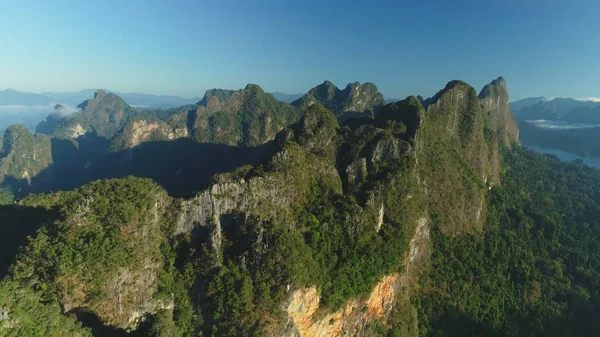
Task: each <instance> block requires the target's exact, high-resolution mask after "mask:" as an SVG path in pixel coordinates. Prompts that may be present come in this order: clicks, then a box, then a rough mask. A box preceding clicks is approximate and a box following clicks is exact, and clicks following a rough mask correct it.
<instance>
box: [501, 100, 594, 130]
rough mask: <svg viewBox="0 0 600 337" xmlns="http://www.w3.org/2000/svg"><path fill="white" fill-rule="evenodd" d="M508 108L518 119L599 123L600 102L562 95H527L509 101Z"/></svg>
mask: <svg viewBox="0 0 600 337" xmlns="http://www.w3.org/2000/svg"><path fill="white" fill-rule="evenodd" d="M510 109H511V111H512V113H513V114H514V116H515V118H516V119H518V120H535V119H545V120H556V121H564V122H568V123H589V124H600V102H594V101H586V100H577V99H573V98H564V97H557V98H553V99H548V98H545V97H529V98H525V99H522V100H518V101H515V102H512V103H510Z"/></svg>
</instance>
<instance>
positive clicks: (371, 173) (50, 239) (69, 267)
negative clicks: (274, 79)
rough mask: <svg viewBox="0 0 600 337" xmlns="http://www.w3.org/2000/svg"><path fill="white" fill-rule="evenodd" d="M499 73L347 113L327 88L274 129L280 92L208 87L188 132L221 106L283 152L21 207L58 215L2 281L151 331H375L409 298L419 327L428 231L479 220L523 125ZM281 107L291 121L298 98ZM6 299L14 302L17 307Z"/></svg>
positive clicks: (253, 136)
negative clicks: (250, 162) (332, 103)
mask: <svg viewBox="0 0 600 337" xmlns="http://www.w3.org/2000/svg"><path fill="white" fill-rule="evenodd" d="M491 86H492V87H490V88H488V89H487V90H486V91H485V92H486V93H485V94H483V95H481V97H478V96H477V93H476V92H475V89H473V88H472V87H470V86H469V85H468V84H466V83H464V82H460V81H452V82H450V83H448V85H447V86H446V88H444V89H443V90H442V91H440V92H439V93H438V94H437V95H436V96H435V97H434V98H433V99H431V100H430V101H429V104H428V106H427V108H425V107H424V106H423V105H422V104H421V102H420V100H419V99H417V98H416V97H409V98H407V99H405V100H403V101H399V102H395V103H392V104H389V105H387V106H385V107H383V108H382V109H381V110H380V111H379V113H378V114H377V115H376V116H375V118H370V119H355V120H353V121H349V122H348V123H347V124H346V125H345V126H344V127H340V126H339V123H338V120H337V118H336V117H337V116H336V114H335V113H334V112H332V111H329V110H327V109H326V108H325V107H323V106H322V105H321V104H320V103H317V102H315V103H313V104H310V106H308V107H307V108H306V111H305V113H304V115H303V116H302V117H301V118H300V120H299V121H298V122H297V123H295V124H293V125H292V126H290V127H284V128H283V129H282V130H281V131H280V132H278V133H277V130H278V129H279V128H281V127H279V126H277V127H272V128H271V127H268V128H267V127H266V125H267V124H265V122H266V121H267V120H268V119H269V118H270V119H271V120H270V121H269V124H270V125H272V124H273V123H275V122H276V118H277V117H276V116H275V115H274V113H273V111H278V110H273V109H272V108H273V107H275V108H276V107H279V106H280V104H283V103H280V102H274V98H273V97H272V96H271V95H268V94H264V92H262V90H260V88H258V87H257V86H253V85H249V86H248V87H246V88H245V89H243V90H239V91H235V92H230V93H217V94H215V92H212V93H211V94H209V95H207V96H210V97H208V99H207V103H206V105H199V106H198V107H197V108H196V110H195V111H192V113H191V114H190V115H191V116H192V117H194V118H191V119H190V121H191V122H193V123H191V125H194V126H195V127H194V128H192V131H193V132H192V133H195V134H194V136H195V137H198V132H199V131H202V127H203V124H202V123H203V122H204V121H207V123H210V121H211V117H213V116H217V115H219V114H222V117H219V119H217V120H213V124H212V125H219V126H221V127H222V129H223V128H225V127H226V126H227V125H228V124H214V123H215V122H219V123H222V122H223V121H224V119H222V118H224V116H229V117H230V118H232V119H234V120H236V121H238V122H241V125H242V126H244V125H246V123H250V125H247V127H248V128H247V129H245V130H244V129H243V127H242V129H241V130H239V133H237V134H236V133H233V132H232V133H231V134H230V135H237V136H236V137H238V138H236V137H232V138H224V137H225V135H223V134H219V131H217V130H218V128H216V129H214V130H215V134H213V137H217V138H212V140H213V141H215V139H216V140H217V141H218V140H219V139H220V140H224V139H233V140H235V141H238V142H239V141H240V140H242V141H244V139H246V140H247V141H248V142H249V143H250V144H252V143H258V142H259V141H260V140H262V139H264V138H265V137H269V135H270V133H267V130H268V131H269V132H273V133H277V136H276V137H275V139H274V141H273V144H274V146H276V148H275V149H274V151H273V152H272V155H271V156H269V157H268V158H267V159H266V160H264V161H263V162H262V163H260V164H257V165H255V166H243V167H240V168H238V169H236V170H234V171H232V172H229V173H223V174H219V175H215V176H214V177H213V179H212V183H211V184H210V185H209V187H208V188H206V189H204V190H202V191H200V192H199V193H197V194H196V195H195V196H194V197H192V198H188V199H185V200H178V199H172V198H170V197H169V196H168V195H166V193H165V191H164V190H162V189H161V188H159V187H158V186H156V185H154V184H153V183H151V182H149V181H148V180H143V179H138V178H125V179H112V180H106V181H100V182H95V183H92V184H90V185H86V186H84V187H82V188H80V189H77V190H75V191H72V192H60V193H55V194H50V195H46V196H32V197H29V198H26V199H24V200H22V201H21V202H20V204H19V205H18V206H9V207H21V209H27V208H31V209H40V208H41V209H46V210H47V211H48V214H47V215H46V219H45V220H44V221H41V222H39V223H41V224H43V225H42V226H41V228H39V229H38V230H37V233H36V234H35V235H34V236H32V239H31V240H30V241H29V243H28V245H27V247H25V248H24V249H23V250H22V251H21V253H20V254H19V255H18V257H17V259H16V261H15V262H14V263H13V266H12V267H11V269H10V271H11V272H10V275H9V278H8V279H7V281H5V282H15V284H16V285H17V287H21V288H23V289H27V290H28V291H29V289H32V291H34V292H35V293H36V294H38V295H39V296H41V297H42V298H52V299H55V300H56V301H57V302H58V303H60V305H61V308H62V310H64V311H65V312H71V313H74V314H77V315H81V314H82V313H85V314H90V315H93V316H94V317H96V318H97V320H98V321H99V324H100V325H107V326H109V327H112V328H114V329H126V330H130V331H131V330H136V331H137V332H138V333H140V334H142V335H147V334H151V333H152V334H155V335H182V336H192V335H218V336H337V335H340V334H341V333H345V334H347V335H353V336H361V335H364V336H369V335H373V329H374V328H373V326H377V325H378V324H383V323H384V322H386V320H387V319H388V318H389V317H390V315H394V313H395V312H403V313H406V315H402V316H400V317H403V319H404V320H405V323H403V324H404V325H403V327H404V328H406V329H407V331H410V334H409V335H412V336H416V335H417V333H418V329H419V328H418V325H419V321H418V319H417V310H418V308H417V307H416V304H415V303H414V302H411V301H410V297H411V296H415V292H414V291H412V290H411V289H417V288H418V286H419V284H420V283H419V281H420V279H421V278H422V277H424V276H425V275H426V274H427V272H428V268H429V264H430V261H431V259H432V243H431V241H430V233H431V232H432V231H433V230H434V229H436V228H441V230H442V232H443V233H447V234H450V235H454V236H462V235H469V233H474V232H477V231H478V230H481V228H482V227H483V223H484V221H485V217H486V203H485V198H486V193H487V191H488V190H489V188H490V186H492V185H494V186H498V184H499V183H500V182H501V181H500V161H499V156H500V155H499V152H500V151H501V150H502V148H504V147H505V144H504V141H500V138H499V137H500V136H499V135H503V136H504V135H505V136H506V137H507V138H508V139H509V140H511V141H513V142H514V141H516V140H517V137H518V136H517V134H516V132H515V130H513V129H512V128H510V127H508V128H507V127H506V126H507V125H510V120H506V118H508V117H510V113H507V110H508V108H507V107H502V106H497V105H496V104H495V102H499V103H498V104H501V103H502V102H504V101H505V100H504V96H503V92H502V91H503V90H505V84H503V83H502V82H501V81H495V82H492V84H491ZM492 89H493V90H492ZM494 90H497V91H498V92H497V93H492V92H488V91H494ZM213 94H214V95H213ZM220 94H223V95H220ZM219 95H220V97H221V98H223V100H224V101H223V102H221V98H219ZM490 102H491V103H490ZM283 107H285V109H286V110H284V111H287V112H289V114H282V115H281V118H282V119H278V120H277V121H278V122H279V123H284V119H283V117H287V118H291V119H293V118H294V116H296V115H295V114H296V113H297V110H295V109H294V108H292V107H290V106H287V105H283ZM287 109H290V110H287ZM496 114H499V116H496ZM238 118H239V119H238ZM253 120H258V122H259V123H258V124H257V125H256V126H254V125H253V124H252V123H253ZM156 125H157V126H156V129H158V128H161V127H163V126H164V124H156ZM208 125H210V124H207V126H208ZM146 127H147V125H146ZM199 128H200V130H198V129H199ZM227 130H236V129H235V128H233V129H227ZM261 130H264V132H262V131H261ZM131 132H134V131H131ZM240 135H241V136H240ZM218 137H223V138H218ZM244 137H245V138H244ZM267 139H268V138H267ZM200 140H201V139H200ZM147 144H150V143H147ZM509 145H512V144H509ZM243 150H244V151H247V150H245V149H243ZM11 209H12V208H11ZM6 214H12V213H10V212H9V213H6ZM1 215H2V214H0V216H1ZM9 220H10V219H8V220H7V219H4V218H3V221H4V222H3V223H11V222H10V221H9ZM434 224H435V226H436V227H434ZM140 243H143V244H140ZM0 298H1V297H0ZM6 305H7V309H6V310H7V311H8V313H9V317H10V313H11V312H16V310H19V308H20V307H19V306H18V304H14V303H10V302H7V304H6ZM39 305H41V306H44V307H43V308H45V309H48V310H50V309H51V307H49V304H46V303H41V302H40V303H39ZM56 310H58V309H56ZM28 315H29V317H31V316H32V315H35V313H34V312H30V313H28ZM142 317H145V318H142ZM394 317H395V316H394ZM9 322H11V324H15V325H17V326H18V324H19V322H15V321H9ZM142 322H144V323H143V324H142ZM382 322H383V323H382ZM61 324H67V323H61ZM0 329H1V327H0ZM0 331H1V330H0Z"/></svg>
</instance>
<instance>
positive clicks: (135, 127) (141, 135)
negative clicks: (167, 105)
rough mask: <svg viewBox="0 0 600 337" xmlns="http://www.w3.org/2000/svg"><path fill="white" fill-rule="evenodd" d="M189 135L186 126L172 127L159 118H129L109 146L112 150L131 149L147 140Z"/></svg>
mask: <svg viewBox="0 0 600 337" xmlns="http://www.w3.org/2000/svg"><path fill="white" fill-rule="evenodd" d="M188 136H189V132H188V129H187V128H186V127H177V126H175V127H172V126H171V125H169V124H168V123H166V122H164V121H160V120H154V121H152V120H144V119H135V120H130V121H129V122H127V123H126V124H125V126H123V128H122V129H121V130H120V131H119V132H118V133H117V134H116V135H115V136H114V137H113V138H112V140H111V145H110V148H111V150H113V151H116V150H123V149H131V148H134V147H136V146H138V145H140V144H142V143H145V142H149V141H164V140H174V139H179V138H185V137H188Z"/></svg>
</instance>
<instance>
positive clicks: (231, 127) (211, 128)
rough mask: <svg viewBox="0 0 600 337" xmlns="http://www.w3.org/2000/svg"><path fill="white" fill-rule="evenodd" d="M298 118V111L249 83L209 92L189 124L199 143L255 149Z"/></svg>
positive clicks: (192, 115)
mask: <svg viewBox="0 0 600 337" xmlns="http://www.w3.org/2000/svg"><path fill="white" fill-rule="evenodd" d="M299 117H300V112H299V111H298V110H297V109H295V108H293V107H292V106H290V105H289V104H287V103H283V102H279V101H277V100H276V99H275V97H273V95H271V94H269V93H265V92H264V91H263V90H262V88H261V87H259V86H258V85H255V84H248V85H247V86H246V87H245V88H244V89H242V90H236V91H231V90H217V89H213V90H209V91H207V92H206V94H205V95H204V98H203V99H202V101H200V103H199V104H198V106H197V108H196V110H195V111H193V112H192V113H191V114H190V117H189V118H190V119H189V121H190V128H191V130H190V131H191V134H192V137H193V138H194V139H195V140H196V141H198V142H211V143H220V144H228V145H238V146H240V145H241V146H256V145H260V144H263V143H265V142H266V141H268V140H270V139H273V138H274V137H275V135H276V134H277V132H279V131H281V130H282V129H283V128H284V127H286V126H287V125H290V124H292V123H294V122H296V121H297V120H298V118H299Z"/></svg>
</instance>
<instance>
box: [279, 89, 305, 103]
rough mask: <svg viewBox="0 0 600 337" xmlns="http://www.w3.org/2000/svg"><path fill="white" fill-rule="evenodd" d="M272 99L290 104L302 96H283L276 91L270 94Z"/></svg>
mask: <svg viewBox="0 0 600 337" xmlns="http://www.w3.org/2000/svg"><path fill="white" fill-rule="evenodd" d="M272 95H273V97H275V99H276V100H278V101H280V102H286V103H292V102H293V101H295V100H297V99H298V98H300V97H302V94H284V93H282V92H279V91H276V92H274V93H272Z"/></svg>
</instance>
